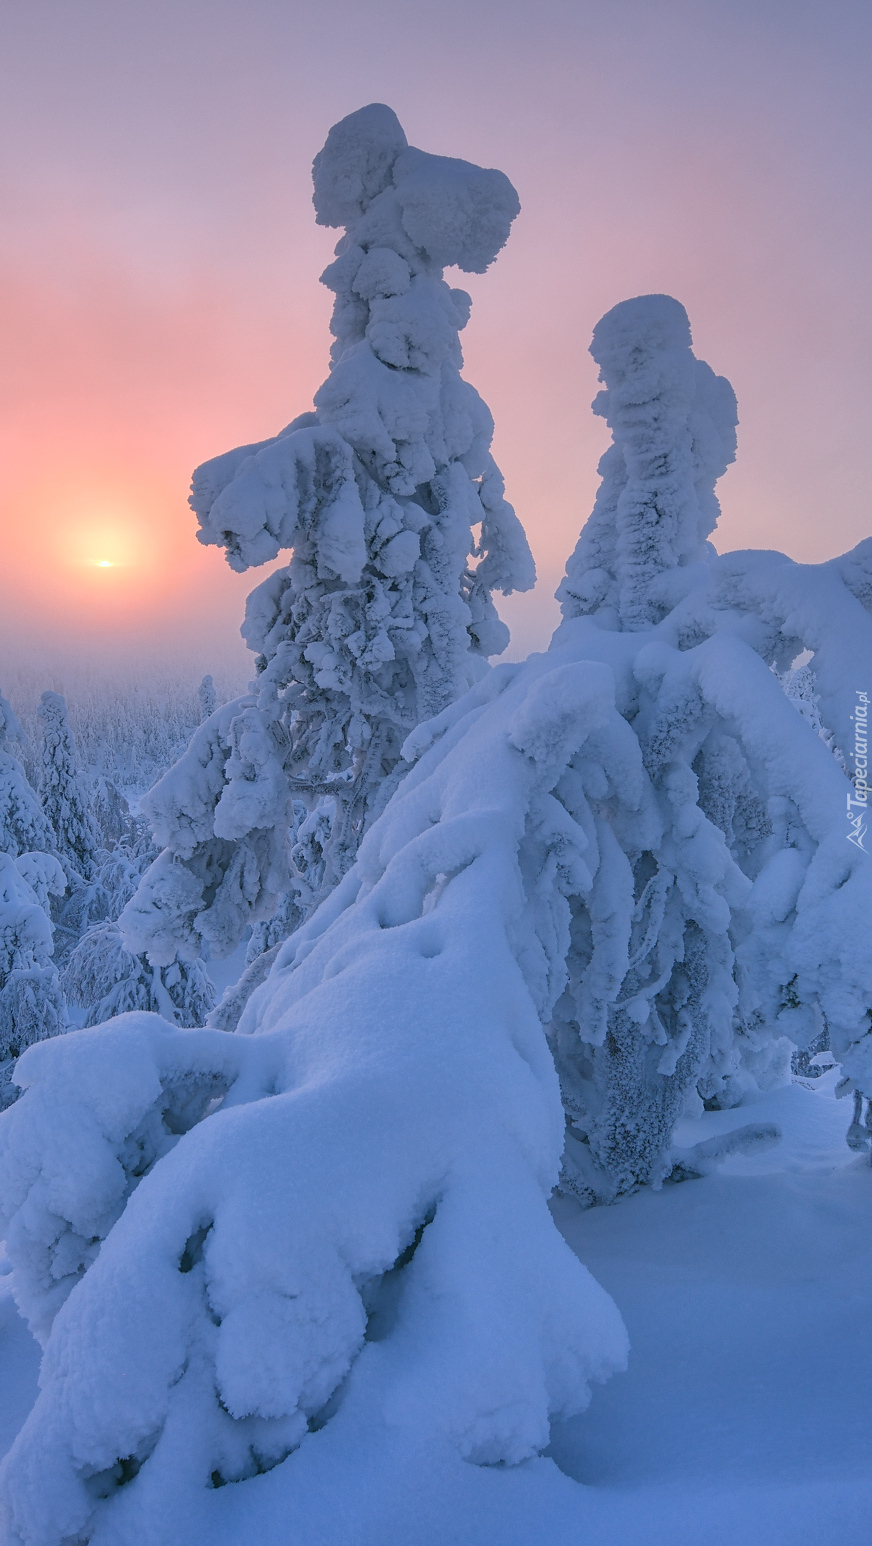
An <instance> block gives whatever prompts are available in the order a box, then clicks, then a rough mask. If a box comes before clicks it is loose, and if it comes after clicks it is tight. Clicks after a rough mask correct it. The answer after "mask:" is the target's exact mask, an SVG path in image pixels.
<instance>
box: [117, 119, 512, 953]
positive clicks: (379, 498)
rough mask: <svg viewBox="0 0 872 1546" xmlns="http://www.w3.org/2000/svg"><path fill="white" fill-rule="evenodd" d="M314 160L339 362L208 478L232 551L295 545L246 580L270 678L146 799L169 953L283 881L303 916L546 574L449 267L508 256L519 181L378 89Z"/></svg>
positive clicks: (155, 948) (268, 900)
mask: <svg viewBox="0 0 872 1546" xmlns="http://www.w3.org/2000/svg"><path fill="white" fill-rule="evenodd" d="M313 176H314V183H315V209H316V214H317V218H318V222H319V223H320V224H322V225H327V226H344V227H345V234H344V236H343V237H342V239H341V241H340V242H339V245H338V247H337V249H336V250H337V254H338V256H337V258H336V261H335V262H334V263H332V264H331V265H330V267H329V268H328V269H327V270H326V272H325V274H324V275H323V276H322V277H323V281H324V283H325V284H326V285H328V286H329V288H330V289H331V290H333V291H334V292H335V295H336V303H335V307H334V312H333V322H332V331H333V333H334V336H335V343H334V346H333V352H332V365H331V371H330V375H329V377H328V379H327V381H326V382H325V383H324V385H323V386H322V387H321V388H320V389H319V391H318V392H317V393H316V395H315V411H314V412H312V413H304V414H303V415H301V416H300V417H299V418H297V419H295V420H294V421H293V422H292V423H291V424H290V425H289V426H288V427H287V429H285V430H283V431H282V433H281V434H280V435H278V436H276V437H275V438H274V439H272V440H268V441H264V442H262V443H261V444H259V445H249V446H242V447H240V448H239V449H238V450H235V451H230V452H228V453H227V454H226V455H224V456H219V457H217V458H216V459H215V460H214V461H211V462H207V463H206V464H205V466H203V467H200V468H199V469H198V471H197V472H196V473H195V474H194V482H193V494H192V497H191V503H192V505H193V508H194V510H195V511H196V513H197V516H198V519H199V521H200V526H201V530H200V533H199V536H200V540H201V541H202V542H204V543H212V544H217V545H219V546H222V547H224V549H225V551H226V554H227V558H228V561H229V562H230V564H231V566H232V567H233V568H234V569H237V570H246V569H248V568H250V567H251V566H252V565H258V564H263V563H266V562H268V561H269V560H271V559H275V558H276V557H277V555H278V554H279V553H280V552H281V551H283V550H285V549H289V548H290V549H293V557H292V559H291V562H290V564H289V565H288V566H287V567H286V568H283V569H280V570H278V571H277V572H275V573H273V574H272V575H271V576H270V577H269V579H268V580H266V581H265V582H264V583H263V584H262V585H261V586H259V587H258V589H257V590H255V591H254V592H253V593H252V595H251V596H250V597H249V601H248V607H247V613H246V621H245V625H244V628H243V634H244V636H245V638H246V641H247V643H248V644H249V646H250V647H251V649H252V650H254V651H255V653H256V656H257V669H258V673H259V674H258V679H257V683H256V686H255V690H254V692H253V693H252V694H251V695H249V696H248V697H245V698H241V699H238V700H236V701H235V702H232V703H228V704H225V705H224V707H223V708H221V709H219V710H218V712H217V713H213V714H212V715H211V716H210V717H209V718H208V720H207V721H206V723H205V724H204V725H203V726H202V728H201V729H200V730H199V731H198V732H197V733H196V734H195V736H194V738H193V740H192V742H191V745H190V748H189V750H188V751H187V752H186V754H185V756H184V757H183V758H182V759H181V761H180V762H179V763H178V764H177V765H176V767H175V768H173V769H172V770H171V771H170V773H169V774H167V775H166V777H165V778H163V779H162V780H161V782H160V783H159V784H158V785H157V786H156V788H155V789H154V790H152V791H151V793H150V795H149V796H148V799H147V800H145V801H143V809H144V810H145V811H146V813H147V814H148V816H149V817H150V819H151V821H152V824H153V827H154V831H155V833H156V835H157V838H158V841H159V842H160V843H161V844H162V845H163V846H164V849H165V851H164V852H163V853H162V855H161V857H160V858H159V859H158V860H157V861H156V863H155V865H154V866H153V868H152V869H151V870H150V871H149V872H148V874H147V875H146V877H145V878H144V880H143V883H142V885H141V887H140V889H139V891H138V893H137V895H136V897H135V898H134V900H133V901H132V903H131V904H130V906H129V907H128V908H127V910H126V912H125V914H124V916H123V918H122V920H121V927H122V930H123V932H124V934H125V937H126V940H127V943H128V946H129V948H130V949H131V950H134V951H137V952H140V951H144V950H147V951H148V952H149V955H150V956H151V958H152V960H154V961H155V962H157V963H159V964H166V963H167V962H168V961H171V960H172V959H173V958H174V957H175V956H176V955H177V954H179V955H182V956H188V957H190V956H192V955H194V956H196V955H197V954H199V953H200V951H201V948H202V945H203V942H204V941H206V942H208V945H209V948H210V949H211V950H212V951H213V953H217V954H226V953H227V952H228V951H230V950H232V949H233V948H234V946H235V945H236V944H237V943H238V942H239V940H240V939H241V938H242V936H243V934H244V931H245V929H246V927H247V925H249V924H252V923H257V922H258V921H259V920H260V921H263V920H267V919H269V918H270V917H271V916H272V915H273V914H274V913H275V911H276V908H277V904H278V901H279V897H280V896H281V895H282V893H284V892H286V891H287V890H288V888H289V887H290V888H291V891H292V897H293V905H291V906H290V907H289V906H288V904H287V902H286V903H285V906H284V909H283V916H284V925H285V926H284V932H285V933H287V932H288V930H289V929H290V928H291V927H293V925H294V924H295V923H296V922H299V920H300V918H301V917H302V916H305V914H306V912H307V911H309V910H310V909H311V906H312V905H313V904H314V903H316V902H317V901H318V900H320V898H321V896H323V895H324V894H326V892H327V891H329V889H330V888H331V886H332V885H334V884H335V882H336V880H337V879H338V878H339V877H340V876H341V875H342V874H343V873H344V872H345V870H346V869H347V868H348V866H349V864H350V863H351V862H352V860H353V858H354V854H355V852H356V849H357V845H358V843H359V841H360V838H361V836H362V833H363V831H364V830H365V828H366V826H367V824H368V822H369V821H370V820H371V819H372V816H373V814H374V813H375V811H376V810H377V809H378V808H379V807H380V805H382V804H383V803H384V801H385V800H386V799H387V797H388V794H389V793H390V790H391V788H392V787H394V785H395V782H396V776H397V775H398V771H399V769H400V765H401V761H402V759H401V747H402V744H403V741H404V740H405V738H406V736H407V735H408V734H409V731H410V730H412V729H413V728H414V726H415V725H417V724H419V723H420V722H421V721H422V720H424V719H428V718H430V717H431V716H432V715H433V714H435V713H438V712H439V711H441V710H442V709H443V708H445V706H446V705H447V704H448V703H450V702H452V701H453V700H454V699H456V698H457V697H459V696H460V695H461V694H462V693H463V692H465V691H466V689H467V687H468V686H469V685H470V683H471V682H472V681H474V680H476V678H477V677H478V676H479V675H480V674H481V671H482V670H483V669H484V661H485V658H486V657H487V656H490V655H493V654H498V653H499V652H500V651H502V650H503V649H504V648H505V645H506V643H507V641H508V630H507V629H506V627H505V625H504V624H503V623H501V622H500V620H499V618H498V616H497V614H496V611H495V609H494V605H493V602H492V599H491V595H492V592H493V591H501V592H503V593H504V594H508V593H509V592H510V591H512V590H524V589H527V588H529V587H530V586H531V585H532V583H533V580H534V571H533V564H532V559H531V557H530V552H529V549H528V547H527V543H526V539H525V538H524V534H523V531H522V529H521V527H520V524H519V522H518V521H517V519H516V517H515V515H514V512H513V511H512V509H511V507H510V506H509V505H508V504H507V503H506V501H505V500H504V498H503V482H502V478H501V476H500V473H499V470H498V468H497V467H496V465H495V463H494V461H493V458H492V456H491V454H490V449H489V448H490V443H491V437H492V434H493V421H492V419H491V416H490V413H489V412H488V409H487V407H486V406H485V404H484V403H483V402H482V400H481V398H480V397H479V396H478V394H477V392H476V391H475V390H474V388H473V387H471V386H470V385H469V384H468V383H467V382H466V381H464V380H463V379H462V377H461V375H460V367H461V365H462V363H463V361H462V354H461V349H460V341H459V336H458V335H459V332H460V330H461V329H462V328H463V327H464V326H465V324H466V322H467V319H468V316H469V309H470V298H469V296H468V295H467V294H466V293H465V292H464V291H462V290H457V289H451V288H450V287H449V285H448V284H446V282H445V281H444V279H443V278H442V270H443V268H444V267H445V266H446V265H448V264H454V265H457V266H459V267H460V268H462V269H464V270H466V271H468V272H472V273H483V272H484V271H485V269H487V268H488V266H489V265H490V263H491V262H492V261H493V259H494V258H495V257H496V255H497V253H498V252H499V250H500V248H501V247H502V246H503V245H504V243H505V241H506V239H507V237H508V235H509V230H510V227H511V224H512V221H513V219H514V217H515V215H516V214H517V213H518V208H519V205H518V200H517V195H516V193H515V191H514V189H513V187H512V185H511V183H510V182H509V181H508V178H506V177H505V176H503V174H502V173H501V172H496V171H485V170H483V169H482V168H480V167H476V166H471V165H470V164H469V163H467V162H465V161H457V160H451V159H448V158H446V157H443V156H433V155H429V154H427V153H425V152H424V151H420V150H415V149H413V148H412V147H411V146H409V145H408V144H407V143H406V138H405V135H404V133H403V130H402V128H401V127H400V124H399V122H398V121H397V118H396V116H395V115H394V113H392V112H391V110H390V109H389V108H387V107H383V106H380V105H378V104H374V105H372V106H370V107H366V108H363V109H361V111H360V112H357V113H352V114H351V115H350V117H348V118H346V119H343V120H342V122H341V123H339V124H337V125H336V126H335V127H334V128H333V129H331V131H330V134H329V136H328V139H327V143H326V145H325V146H324V149H323V150H322V151H321V152H320V154H319V155H318V156H317V157H316V160H315V165H314V169H313ZM295 798H296V799H297V801H298V802H301V803H302V805H303V806H304V808H305V811H308V812H314V811H315V810H316V808H319V817H318V820H319V821H320V823H321V826H322V827H323V826H325V825H326V827H327V841H321V840H320V839H319V844H318V847H319V853H320V857H319V861H318V864H317V865H315V866H314V867H313V866H312V865H311V864H306V863H305V862H304V863H303V864H302V865H301V864H300V863H295V862H294V861H293V859H292V854H291V848H292V842H291V833H292V830H293V829H294V828H295V827H297V826H299V821H295V819H294V803H293V802H294V799H295ZM304 813H305V812H304ZM321 836H322V837H323V834H322V835H321ZM310 849H311V845H310ZM307 852H309V857H311V851H310V850H307ZM297 857H300V856H297ZM302 857H303V858H304V859H305V855H303V856H302ZM292 882H293V885H292Z"/></svg>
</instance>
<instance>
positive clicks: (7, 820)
mask: <svg viewBox="0 0 872 1546" xmlns="http://www.w3.org/2000/svg"><path fill="white" fill-rule="evenodd" d="M24 742H25V735H24V731H23V730H22V728H21V725H20V723H19V721H18V719H17V717H16V715H15V713H14V712H13V709H12V705H11V704H10V703H9V702H8V701H7V699H6V698H4V697H3V694H2V693H0V853H4V854H11V856H12V858H13V859H14V858H15V857H16V856H17V855H18V854H22V853H31V852H34V851H36V852H40V853H51V852H52V851H53V850H54V846H55V844H54V834H53V832H52V829H51V826H50V824H49V822H48V820H47V819H46V816H45V814H44V812H43V809H42V806H41V805H40V803H39V800H38V799H37V797H36V795H35V793H34V791H33V790H32V789H31V787H30V784H29V783H28V780H27V775H26V773H25V771H24V768H23V767H22V765H21V763H20V762H19V760H18V758H17V757H16V755H15V752H14V751H13V747H14V746H23V745H24Z"/></svg>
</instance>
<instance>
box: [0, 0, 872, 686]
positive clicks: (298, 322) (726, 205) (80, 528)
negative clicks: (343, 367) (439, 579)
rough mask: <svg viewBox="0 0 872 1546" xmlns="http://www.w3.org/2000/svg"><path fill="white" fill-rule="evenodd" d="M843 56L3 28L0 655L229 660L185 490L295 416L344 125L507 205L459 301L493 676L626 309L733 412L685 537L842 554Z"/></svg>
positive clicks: (46, 16)
mask: <svg viewBox="0 0 872 1546" xmlns="http://www.w3.org/2000/svg"><path fill="white" fill-rule="evenodd" d="M870 39H872V12H870V8H869V7H868V5H866V4H856V3H851V4H847V3H843V0H832V3H826V4H824V3H817V0H815V3H813V4H802V3H801V0H789V3H788V0H784V3H780V0H779V3H767V0H757V3H755V4H751V3H748V4H745V3H732V0H729V3H724V0H712V3H709V4H704V3H699V0H688V3H673V0H662V3H661V0H645V3H643V0H632V3H623V0H601V3H586V0H537V3H535V4H533V3H530V0H524V3H523V4H521V3H514V4H512V3H511V0H509V3H504V4H500V5H496V4H490V3H483V0H468V3H463V4H461V3H459V0H447V3H442V4H440V5H439V6H438V7H436V6H433V5H425V4H422V3H418V0H377V3H373V4H365V3H358V4H351V3H344V0H343V3H338V0H324V3H321V4H319V5H318V6H315V7H312V6H306V7H305V8H304V7H303V6H302V5H297V4H296V3H293V0H244V3H242V0H239V3H233V4H230V3H227V0H208V3H207V0H172V3H170V0H135V3H133V4H130V5H125V6H119V5H117V3H115V0H101V3H94V0H77V3H76V4H75V5H70V4H68V3H65V0H29V4H28V5H27V6H23V7H18V6H12V5H7V7H6V9H5V11H4V12H3V13H2V16H0V61H2V62H0V128H2V134H0V144H2V146H3V148H2V151H0V177H2V188H0V197H2V204H3V208H4V210H5V212H6V213H5V218H4V230H3V236H2V247H0V292H2V306H3V318H4V326H3V336H4V360H3V365H2V372H3V375H2V381H0V395H2V423H0V451H2V474H0V527H2V550H0V551H2V555H3V562H2V573H0V613H2V621H0V643H2V646H3V651H4V655H5V656H6V657H7V658H8V656H9V654H10V653H11V654H13V655H15V654H16V653H19V654H20V652H21V651H22V650H25V649H30V648H32V647H33V645H34V642H37V643H38V644H39V647H40V649H41V651H46V650H47V651H48V652H49V654H51V652H56V653H57V655H58V658H60V659H62V658H65V657H68V656H69V654H70V652H73V653H75V654H76V655H77V656H81V657H83V658H91V659H111V658H112V657H113V655H114V654H116V653H117V652H118V651H119V650H120V649H121V648H122V646H124V645H126V644H129V643H131V642H132V643H133V644H134V645H135V646H136V648H137V649H142V648H143V646H144V645H147V646H148V647H153V648H154V649H156V650H157V651H158V652H159V653H160V654H162V655H163V656H164V657H166V656H175V657H176V658H177V659H178V660H179V662H180V663H181V664H182V666H183V667H184V666H186V665H187V664H188V663H190V669H191V671H192V673H193V672H194V671H197V672H199V671H200V670H205V669H208V668H209V665H210V662H212V661H213V660H214V661H215V662H216V663H218V662H219V661H223V660H224V659H225V658H227V657H228V656H229V655H232V654H233V653H234V652H236V651H237V650H238V646H237V643H236V639H237V630H238V625H239V621H240V619H241V615H242V607H243V603H244V598H245V595H246V594H247V591H248V590H249V589H250V588H251V586H252V585H253V584H254V583H256V582H257V580H259V579H260V578H261V576H260V574H254V575H248V576H245V575H243V576H235V575H232V574H231V573H230V571H229V570H227V568H226V566H225V565H224V563H223V560H222V558H221V556H220V554H219V553H218V552H217V551H216V550H214V549H208V550H206V549H203V548H201V547H199V545H198V544H197V543H196V541H195V540H194V523H193V518H192V517H191V516H190V513H189V511H188V509H187V505H186V496H187V487H188V481H189V477H190V472H191V470H192V469H193V467H194V466H195V465H196V463H197V462H199V461H201V460H203V459H204V458H205V457H208V456H211V455H214V454H215V453H217V452H219V451H222V450H225V449H227V448H228V447H229V446H231V445H234V444H238V443H240V442H242V441H245V440H249V439H255V438H262V437H264V436H266V435H269V434H271V433H274V432H275V431H276V430H277V429H279V428H280V427H281V426H282V425H283V424H285V423H286V422H287V421H288V420H289V419H290V418H292V417H293V416H294V415H295V414H297V413H299V412H301V411H303V410H304V409H306V408H307V407H309V406H310V404H311V398H312V393H313V391H314V390H315V389H316V388H317V386H318V385H319V383H320V381H321V380H322V379H323V376H324V374H325V371H326V356H327V347H328V342H329V340H328V335H327V322H328V317H329V303H330V297H329V295H328V294H327V292H326V291H325V290H324V289H323V287H321V286H319V284H318V282H317V279H318V274H319V273H320V271H321V269H322V268H323V267H324V265H325V264H326V263H327V261H328V260H329V257H330V254H331V250H332V245H333V242H334V241H335V237H336V234H337V233H331V232H328V231H324V230H320V229H318V228H316V227H315V225H314V220H313V213H312V208H311V203H310V193H311V188H310V182H309V168H310V165H311V160H312V156H313V155H314V153H315V151H316V150H317V149H318V148H319V147H320V145H321V144H322V143H323V140H324V137H325V134H326V131H327V129H328V128H329V126H330V124H331V123H332V122H334V121H335V120H336V119H337V118H339V117H341V116H343V115H344V114H345V113H347V112H349V111H351V110H353V109H354V108H356V107H359V106H361V105H362V104H363V103H365V102H367V101H372V100H378V101H386V102H389V103H390V104H391V105H392V106H393V107H394V108H395V110H396V111H397V112H398V113H399V115H400V118H401V120H402V122H403V124H404V126H405V129H406V132H407V134H408V136H409V138H410V140H411V141H412V142H413V143H416V144H419V145H421V146H423V147H424V148H425V149H427V150H432V151H437V152H441V153H444V154H449V155H460V156H464V157H466V158H467V159H470V160H474V161H478V162H479V163H481V164H483V165H486V166H498V167H500V168H501V169H502V170H503V171H505V172H507V173H508V175H509V176H510V177H511V178H512V180H513V182H514V183H515V185H516V186H517V188H518V190H519V193H520V196H521V203H522V206H523V208H522V214H521V216H520V218H519V219H518V221H517V223H516V227H515V230H514V232H513V234H512V237H511V239H510V242H509V245H508V247H507V248H506V249H505V251H504V252H503V253H502V254H501V256H500V258H499V259H498V261H497V263H496V265H495V266H494V268H493V269H492V270H491V272H490V273H489V274H487V275H485V276H483V277H481V278H474V279H472V280H471V281H470V280H468V279H467V278H466V277H464V278H463V279H462V281H461V282H462V283H463V284H464V285H465V287H466V288H468V289H470V290H471V291H472V293H473V295H474V300H475V304H474V308H473V315H472V320H471V322H470V325H469V328H468V330H467V332H466V334H465V350H466V360H467V366H466V374H467V376H468V378H469V379H470V380H471V381H472V382H473V383H474V384H475V386H476V387H477V388H478V389H479V391H480V392H481V393H482V395H483V396H484V397H485V399H486V401H487V402H488V403H489V405H490V407H491V409H492V411H493V413H494V417H495V419H496V424H497V433H496V440H495V446H494V449H495V452H496V455H497V458H498V460H499V461H500V463H501V465H502V467H503V470H504V472H505V475H506V481H507V492H508V496H509V498H511V499H512V501H513V503H514V504H515V506H516V508H517V510H518V513H519V515H520V516H521V518H522V520H523V522H524V524H525V526H526V528H527V531H528V534H529V536H530V540H531V543H532V545H533V548H534V551H535V554H536V558H537V562H538V565H539V573H540V581H539V585H538V586H537V589H536V592H535V593H534V594H533V595H532V596H531V597H527V598H518V599H515V600H512V601H511V602H510V603H509V604H508V605H507V607H506V609H505V614H506V616H507V617H508V619H509V621H510V622H511V623H512V626H513V629H514V635H515V636H514V641H513V647H512V652H513V653H519V652H523V651H526V650H527V649H529V648H531V647H538V646H540V645H541V644H543V643H545V642H546V641H547V638H548V635H549V632H550V629H551V627H552V626H553V622H554V620H555V607H554V604H553V601H552V600H551V597H552V594H553V591H554V589H555V586H556V584H557V582H558V580H559V577H560V574H561V572H562V568H563V564H564V561H565V558H566V555H567V553H568V552H569V551H570V549H571V547H572V546H573V545H574V542H575V538H576V535H577V532H578V529H579V527H580V525H581V524H582V522H583V521H584V519H585V517H586V515H587V513H588V511H589V509H590V506H591V503H592V499H593V495H594V492H595V488H596V462H597V458H598V456H599V454H600V453H601V451H602V449H603V448H604V445H605V437H606V434H607V432H606V430H605V427H604V426H603V425H602V424H601V422H600V421H598V420H594V419H593V417H592V416H591V414H590V411H589V404H590V401H591V398H592V397H593V395H594V392H595V390H596V373H595V367H594V365H593V363H592V361H591V360H590V358H589V356H588V353H587V346H588V343H589V339H590V333H591V329H592V327H593V325H594V323H595V322H596V320H597V318H598V317H599V316H600V315H601V314H602V313H603V312H604V311H605V310H606V309H608V307H610V306H612V305H614V304H615V302H616V301H618V300H621V299H623V298H625V297H626V296H630V295H634V294H639V293H644V292H651V291H666V292H668V293H670V294H673V295H675V296H677V297H678V299H680V300H681V301H682V302H683V303H684V304H685V305H686V307H687V309H688V312H689V314H690V317H691V322H692V324H693V329H694V338H695V346H696V351H697V353H698V354H699V355H701V356H702V357H703V358H705V359H707V360H708V361H709V363H710V364H711V365H712V366H713V367H714V369H715V370H717V371H719V372H722V373H723V374H725V375H727V376H729V378H730V380H731V381H732V383H733V385H734V387H735V389H736V393H737V396H738V400H739V413H740V421H741V422H740V431H739V437H740V438H739V458H738V462H737V465H736V466H735V467H734V468H733V469H731V471H730V472H729V473H728V474H727V476H726V477H725V479H724V480H723V482H722V484H721V498H722V504H723V509H724V516H723V520H722V523H721V527H720V529H719V533H718V536H717V539H716V540H717V543H718V546H719V547H721V548H722V549H726V548H731V547H742V546H751V545H753V546H760V547H778V548H781V549H782V550H784V551H786V552H788V553H790V554H791V555H793V556H794V557H796V558H798V559H803V560H810V561H813V560H818V559H821V558H825V557H828V556H830V555H831V554H833V553H836V552H839V551H843V550H845V549H847V548H849V547H852V546H853V545H854V544H855V543H856V542H858V541H859V540H860V539H861V538H862V537H864V536H867V535H868V534H869V532H870V529H872V519H870V480H869V471H868V462H869V446H870V444H872V435H870V428H872V426H870V418H872V413H870V391H869V361H870V359H872V302H870V291H869V283H868V273H869V253H870V250H872V211H870V180H869V170H870V168H869V159H870V157H869V143H870V139H869V130H870V118H872V109H870V99H872V93H870V92H869V91H868V81H869V78H870V65H872V49H870ZM101 559H103V560H108V561H109V562H110V563H111V567H108V568H100V567H98V563H99V560H101ZM0 685H2V678H0Z"/></svg>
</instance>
